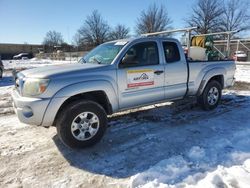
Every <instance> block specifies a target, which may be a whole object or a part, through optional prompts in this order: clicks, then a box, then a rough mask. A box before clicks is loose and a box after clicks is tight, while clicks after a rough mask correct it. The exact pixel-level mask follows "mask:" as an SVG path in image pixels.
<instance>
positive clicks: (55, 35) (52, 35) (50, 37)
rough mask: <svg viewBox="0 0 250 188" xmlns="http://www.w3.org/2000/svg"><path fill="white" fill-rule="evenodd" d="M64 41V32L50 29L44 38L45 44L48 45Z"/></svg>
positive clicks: (56, 44)
mask: <svg viewBox="0 0 250 188" xmlns="http://www.w3.org/2000/svg"><path fill="white" fill-rule="evenodd" d="M63 42H64V41H63V37H62V34H61V33H60V32H57V31H48V32H47V33H46V36H45V38H44V40H43V44H44V45H48V46H58V45H61V44H62V43H63Z"/></svg>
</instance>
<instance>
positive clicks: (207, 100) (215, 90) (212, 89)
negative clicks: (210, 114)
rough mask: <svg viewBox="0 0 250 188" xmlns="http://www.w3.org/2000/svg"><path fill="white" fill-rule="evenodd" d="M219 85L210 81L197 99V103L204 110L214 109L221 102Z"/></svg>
mask: <svg viewBox="0 0 250 188" xmlns="http://www.w3.org/2000/svg"><path fill="white" fill-rule="evenodd" d="M221 91H222V87H221V84H220V83H219V82H217V81H215V80H212V81H210V82H209V83H208V84H207V85H206V87H205V89H204V91H203V93H202V95H201V96H199V97H198V103H199V104H200V105H201V107H202V108H203V109H204V110H213V109H215V108H216V107H217V106H218V104H219V102H220V100H221Z"/></svg>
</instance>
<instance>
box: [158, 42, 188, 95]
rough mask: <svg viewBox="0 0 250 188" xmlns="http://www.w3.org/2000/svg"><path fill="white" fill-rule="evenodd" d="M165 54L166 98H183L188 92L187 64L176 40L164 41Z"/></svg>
mask: <svg viewBox="0 0 250 188" xmlns="http://www.w3.org/2000/svg"><path fill="white" fill-rule="evenodd" d="M163 51H164V55H165V61H166V65H165V98H166V99H177V98H182V97H183V96H184V95H185V93H186V89H187V86H186V83H187V76H188V75H187V71H188V70H187V65H186V61H185V60H182V59H181V55H180V52H179V47H178V45H177V43H176V42H169V41H166V42H163Z"/></svg>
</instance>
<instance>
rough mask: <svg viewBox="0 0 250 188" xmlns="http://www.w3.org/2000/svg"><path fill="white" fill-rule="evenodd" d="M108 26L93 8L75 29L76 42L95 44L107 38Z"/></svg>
mask: <svg viewBox="0 0 250 188" xmlns="http://www.w3.org/2000/svg"><path fill="white" fill-rule="evenodd" d="M109 30H110V27H109V25H108V24H107V22H106V21H105V20H103V18H102V16H101V14H100V13H99V12H98V11H97V10H94V11H93V12H92V14H91V15H89V16H87V18H86V20H85V22H84V25H83V26H82V27H81V28H80V29H79V30H78V31H77V34H76V35H78V39H79V40H78V43H81V44H89V45H93V46H97V45H99V44H101V43H103V42H105V41H107V40H108V37H109Z"/></svg>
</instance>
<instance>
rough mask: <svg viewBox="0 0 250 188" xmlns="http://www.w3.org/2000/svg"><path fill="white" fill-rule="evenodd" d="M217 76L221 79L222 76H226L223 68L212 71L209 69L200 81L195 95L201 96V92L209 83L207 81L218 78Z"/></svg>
mask: <svg viewBox="0 0 250 188" xmlns="http://www.w3.org/2000/svg"><path fill="white" fill-rule="evenodd" d="M219 75H222V76H223V78H224V76H225V75H226V69H225V68H223V67H220V68H213V69H210V70H209V71H207V72H206V73H205V75H204V77H203V78H202V80H201V83H200V86H199V89H198V92H197V95H198V96H199V95H201V94H202V92H203V91H204V89H205V87H206V85H207V83H208V82H209V80H210V79H211V78H212V77H214V76H219ZM222 87H224V86H222Z"/></svg>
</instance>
